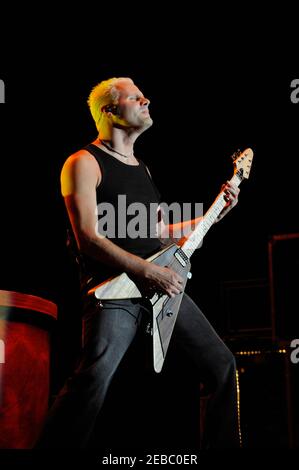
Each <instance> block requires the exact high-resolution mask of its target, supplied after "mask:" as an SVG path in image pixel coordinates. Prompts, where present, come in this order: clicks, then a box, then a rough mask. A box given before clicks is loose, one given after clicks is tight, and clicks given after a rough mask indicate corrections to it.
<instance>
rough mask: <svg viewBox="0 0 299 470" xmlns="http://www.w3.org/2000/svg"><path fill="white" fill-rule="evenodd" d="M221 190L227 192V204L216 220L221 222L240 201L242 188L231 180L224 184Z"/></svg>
mask: <svg viewBox="0 0 299 470" xmlns="http://www.w3.org/2000/svg"><path fill="white" fill-rule="evenodd" d="M221 191H224V192H225V200H226V205H225V207H224V208H223V209H222V211H221V212H220V214H219V215H218V217H217V219H216V222H219V220H221V219H222V218H223V217H224V216H226V214H228V212H229V211H230V210H231V209H232V208H233V207H235V205H236V204H237V203H238V197H239V192H240V189H239V188H238V187H237V186H236V185H235V184H232V183H230V182H229V181H227V182H226V184H224V185H222V188H221Z"/></svg>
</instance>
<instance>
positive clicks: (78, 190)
mask: <svg viewBox="0 0 299 470" xmlns="http://www.w3.org/2000/svg"><path fill="white" fill-rule="evenodd" d="M101 177H102V175H101V171H100V168H99V165H98V164H97V162H96V160H95V159H94V157H92V156H91V155H90V154H89V153H88V152H86V151H83V150H82V151H79V152H77V153H76V154H74V155H72V156H70V157H69V158H68V159H67V161H66V162H65V164H64V166H63V169H62V172H61V192H62V195H63V197H64V200H65V205H66V208H67V212H68V216H69V219H70V222H71V225H72V229H73V232H74V235H75V238H76V242H77V245H78V248H79V250H80V251H81V252H82V253H85V254H86V255H88V256H90V257H92V258H94V259H96V260H98V261H100V262H102V263H104V264H107V265H109V266H112V267H115V268H117V269H119V270H121V271H124V272H126V273H128V274H129V275H131V276H133V277H137V278H139V279H141V280H142V281H143V283H144V285H145V287H147V286H149V285H150V286H151V287H152V288H156V289H159V290H161V291H162V292H164V293H167V294H168V295H170V296H174V295H175V294H178V293H180V292H181V285H182V278H181V277H180V276H179V275H178V274H177V273H175V272H174V271H172V270H171V269H169V268H164V267H160V266H157V265H155V264H153V263H149V262H148V261H146V260H144V259H142V258H140V257H139V256H135V255H133V254H131V253H129V252H127V251H126V250H123V249H122V248H120V247H119V246H117V245H116V244H115V243H113V242H112V241H111V240H109V239H107V238H105V237H104V236H100V235H99V234H97V232H96V226H97V222H98V219H97V199H96V188H97V186H98V185H99V184H100V182H101Z"/></svg>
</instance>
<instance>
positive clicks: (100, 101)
mask: <svg viewBox="0 0 299 470" xmlns="http://www.w3.org/2000/svg"><path fill="white" fill-rule="evenodd" d="M121 82H129V83H134V82H133V80H132V79H131V78H128V77H118V78H115V77H114V78H109V79H108V80H103V81H102V82H100V83H98V84H97V85H96V86H95V87H93V89H92V90H91V92H90V95H89V97H88V100H87V104H88V106H89V109H90V112H91V115H92V117H93V119H94V121H95V125H96V128H97V129H98V131H100V129H101V124H102V120H103V117H104V113H103V108H104V107H105V106H106V105H109V104H113V105H117V103H118V98H119V93H120V91H119V89H118V88H117V85H119V83H121Z"/></svg>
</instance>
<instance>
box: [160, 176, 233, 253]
mask: <svg viewBox="0 0 299 470" xmlns="http://www.w3.org/2000/svg"><path fill="white" fill-rule="evenodd" d="M221 191H224V192H225V195H226V205H225V207H224V208H223V210H222V211H221V212H220V214H219V216H218V218H217V219H216V221H215V222H219V221H220V220H221V219H223V217H225V216H226V215H227V214H228V212H229V211H230V210H231V209H232V208H233V207H235V205H236V204H237V203H238V196H239V192H240V189H239V188H238V187H237V186H236V185H234V184H232V183H230V182H229V181H227V182H226V184H225V185H223V186H222V188H221ZM158 210H159V211H160V215H159V224H158V233H159V237H160V239H161V241H162V242H163V243H164V244H168V242H169V241H170V242H171V243H177V245H179V246H181V245H183V243H184V242H185V241H186V240H187V239H188V237H189V236H190V235H191V233H192V232H193V231H194V230H195V228H196V226H197V225H198V223H199V222H200V221H201V220H202V217H197V218H195V219H193V220H186V221H183V222H178V223H176V224H169V225H165V223H164V221H163V213H162V210H161V208H159V209H158Z"/></svg>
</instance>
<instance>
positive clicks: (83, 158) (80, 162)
mask: <svg viewBox="0 0 299 470" xmlns="http://www.w3.org/2000/svg"><path fill="white" fill-rule="evenodd" d="M82 166H83V167H85V166H98V165H97V161H96V159H95V158H94V156H93V155H91V153H90V152H88V150H86V149H80V150H77V151H76V152H74V153H72V154H71V155H69V156H68V157H67V159H66V160H65V162H64V164H63V168H64V169H65V168H76V167H82Z"/></svg>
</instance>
